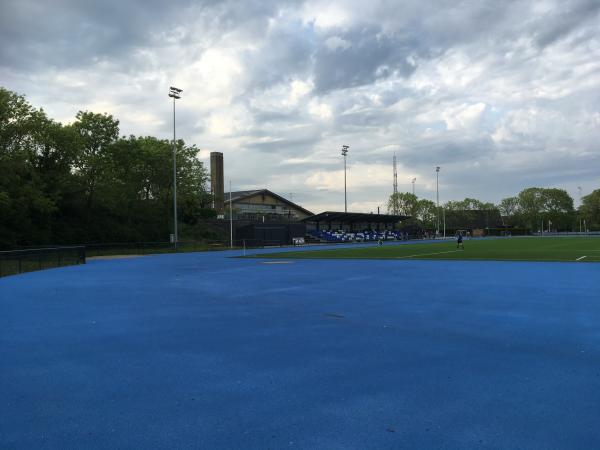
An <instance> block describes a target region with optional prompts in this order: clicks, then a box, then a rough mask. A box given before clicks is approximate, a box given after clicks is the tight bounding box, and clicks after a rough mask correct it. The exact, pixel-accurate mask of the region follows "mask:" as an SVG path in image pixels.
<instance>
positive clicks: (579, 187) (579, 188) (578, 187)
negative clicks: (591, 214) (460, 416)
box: [577, 186, 582, 233]
mask: <svg viewBox="0 0 600 450" xmlns="http://www.w3.org/2000/svg"><path fill="white" fill-rule="evenodd" d="M577 190H578V191H579V208H580V211H581V210H582V209H581V205H582V203H581V186H577ZM579 232H580V233H581V213H579Z"/></svg>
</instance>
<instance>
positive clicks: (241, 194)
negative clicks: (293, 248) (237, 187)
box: [224, 189, 313, 216]
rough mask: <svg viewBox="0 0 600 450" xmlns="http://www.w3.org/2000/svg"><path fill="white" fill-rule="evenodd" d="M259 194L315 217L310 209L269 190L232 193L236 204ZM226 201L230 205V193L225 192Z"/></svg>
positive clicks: (232, 198) (232, 199)
mask: <svg viewBox="0 0 600 450" xmlns="http://www.w3.org/2000/svg"><path fill="white" fill-rule="evenodd" d="M257 194H264V195H271V196H273V197H275V198H276V199H277V200H279V201H281V202H283V203H286V204H288V205H290V206H292V207H294V208H296V209H298V210H300V211H302V212H303V213H304V214H307V215H309V216H312V215H313V213H312V212H311V211H309V210H308V209H305V208H303V207H302V206H300V205H298V204H297V203H294V202H291V201H289V200H288V199H287V198H284V197H282V196H281V195H278V194H276V193H275V192H272V191H270V190H268V189H253V190H250V191H232V192H231V201H232V202H233V203H235V202H236V201H239V200H243V199H244V198H247V197H252V196H254V195H257ZM224 200H225V203H229V192H225V199H224Z"/></svg>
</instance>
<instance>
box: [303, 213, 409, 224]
mask: <svg viewBox="0 0 600 450" xmlns="http://www.w3.org/2000/svg"><path fill="white" fill-rule="evenodd" d="M409 218H410V217H409V216H400V215H395V214H372V213H345V212H335V211H325V212H322V213H319V214H315V215H314V216H310V217H307V218H305V219H302V220H303V221H304V222H344V223H357V222H375V223H396V222H400V221H402V220H406V219H409Z"/></svg>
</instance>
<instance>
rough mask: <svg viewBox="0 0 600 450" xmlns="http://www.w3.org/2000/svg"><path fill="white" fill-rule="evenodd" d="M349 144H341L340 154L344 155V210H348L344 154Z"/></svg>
mask: <svg viewBox="0 0 600 450" xmlns="http://www.w3.org/2000/svg"><path fill="white" fill-rule="evenodd" d="M349 148H350V146H349V145H342V156H343V157H344V212H348V197H347V195H346V155H347V154H348V149H349Z"/></svg>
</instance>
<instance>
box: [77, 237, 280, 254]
mask: <svg viewBox="0 0 600 450" xmlns="http://www.w3.org/2000/svg"><path fill="white" fill-rule="evenodd" d="M231 244H232V243H231V241H230V240H229V239H227V240H214V239H213V240H208V239H207V240H200V241H179V242H178V243H177V250H175V246H174V244H173V243H172V242H168V241H164V242H115V243H104V244H86V246H85V248H86V254H87V256H88V257H95V256H116V255H150V254H159V253H173V252H175V251H177V252H182V253H185V252H205V251H216V250H229V249H230V248H231ZM282 245H285V243H284V242H281V241H279V240H265V239H234V240H233V248H236V249H241V248H264V247H279V246H282Z"/></svg>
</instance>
